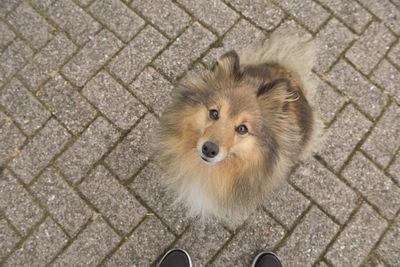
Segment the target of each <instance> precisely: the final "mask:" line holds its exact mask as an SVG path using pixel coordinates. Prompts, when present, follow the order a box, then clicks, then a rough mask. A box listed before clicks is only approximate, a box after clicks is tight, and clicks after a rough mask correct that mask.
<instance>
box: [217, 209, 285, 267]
mask: <svg viewBox="0 0 400 267" xmlns="http://www.w3.org/2000/svg"><path fill="white" fill-rule="evenodd" d="M284 235H285V230H284V229H283V228H282V227H281V226H279V225H278V224H277V223H276V222H275V221H274V220H273V219H272V218H271V217H269V216H268V215H267V214H266V213H265V212H264V211H262V210H257V211H256V212H255V213H254V214H253V215H251V216H250V218H249V219H248V224H246V225H245V226H244V227H243V228H242V229H240V231H239V232H238V233H237V234H236V235H235V236H234V237H233V238H232V240H231V241H230V242H229V243H228V245H227V246H226V247H225V248H224V249H223V250H222V251H221V254H219V255H218V257H217V258H216V260H215V262H214V264H213V266H216V267H217V266H221V267H222V266H226V264H227V263H229V264H230V265H231V266H250V264H251V261H252V259H253V258H254V257H255V256H256V255H257V254H258V253H259V252H261V251H264V250H269V251H271V250H272V249H273V248H274V247H275V246H276V245H277V243H278V242H279V241H280V240H281V239H282V238H283V236H284Z"/></svg>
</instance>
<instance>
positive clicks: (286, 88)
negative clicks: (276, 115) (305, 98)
mask: <svg viewBox="0 0 400 267" xmlns="http://www.w3.org/2000/svg"><path fill="white" fill-rule="evenodd" d="M257 98H258V99H259V100H260V101H263V102H264V104H265V105H268V106H269V107H270V108H273V107H282V106H283V105H285V104H286V103H288V102H291V101H296V100H297V99H298V98H299V95H298V93H297V92H296V91H295V90H294V89H293V87H292V83H291V82H290V80H289V79H287V78H279V79H276V80H273V81H271V82H269V83H266V84H263V85H261V86H260V87H259V88H258V90H257Z"/></svg>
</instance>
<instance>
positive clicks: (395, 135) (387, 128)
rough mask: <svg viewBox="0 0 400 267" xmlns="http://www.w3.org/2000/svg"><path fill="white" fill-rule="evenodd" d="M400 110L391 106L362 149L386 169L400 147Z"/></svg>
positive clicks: (395, 106)
mask: <svg viewBox="0 0 400 267" xmlns="http://www.w3.org/2000/svg"><path fill="white" fill-rule="evenodd" d="M399 140H400V108H399V107H398V106H397V105H396V104H391V105H390V107H389V108H388V109H387V110H386V112H385V113H384V114H383V116H382V118H381V119H380V120H379V121H378V123H377V124H376V126H375V128H374V129H373V130H372V132H371V135H370V136H369V137H368V139H367V140H366V141H365V143H364V144H363V146H362V149H363V150H364V151H365V152H367V153H368V154H369V155H370V156H371V157H372V158H373V159H374V160H375V161H376V162H378V163H379V164H381V165H382V166H383V167H386V166H387V165H388V163H389V161H390V159H391V158H392V157H393V156H394V155H395V154H396V151H397V149H398V148H399V147H400V143H399Z"/></svg>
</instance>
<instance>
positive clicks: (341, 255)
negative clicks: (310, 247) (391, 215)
mask: <svg viewBox="0 0 400 267" xmlns="http://www.w3.org/2000/svg"><path fill="white" fill-rule="evenodd" d="M386 226H387V222H386V221H385V220H384V219H383V218H382V217H380V216H379V215H378V214H377V213H376V212H375V211H374V210H373V209H372V208H371V207H370V206H368V205H367V204H363V205H362V206H361V208H360V210H359V211H358V212H357V213H356V215H355V216H354V217H353V218H352V219H351V221H350V223H349V224H348V225H347V227H346V228H345V229H344V231H343V232H341V233H340V235H339V237H338V238H337V239H336V240H335V242H334V243H333V245H332V246H331V247H330V249H329V250H328V252H327V254H326V256H325V257H326V259H327V260H329V261H330V262H331V264H333V265H335V266H338V265H343V266H358V265H360V264H361V262H362V261H363V260H364V258H365V257H366V256H367V255H368V253H369V252H370V250H371V249H372V248H373V246H374V245H375V244H376V242H377V241H378V239H379V236H380V235H381V234H382V233H383V231H384V229H385V228H386ZM367 229H374V231H368V230H367Z"/></svg>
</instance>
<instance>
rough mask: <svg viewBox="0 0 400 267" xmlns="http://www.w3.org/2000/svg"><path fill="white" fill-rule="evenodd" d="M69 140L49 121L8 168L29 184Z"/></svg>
mask: <svg viewBox="0 0 400 267" xmlns="http://www.w3.org/2000/svg"><path fill="white" fill-rule="evenodd" d="M70 139H71V136H70V135H69V134H68V133H67V131H66V130H65V129H64V128H63V127H62V126H61V125H60V124H59V123H58V122H57V121H56V120H55V119H51V120H49V121H48V122H47V123H46V125H45V126H44V127H43V129H41V130H40V132H39V133H38V134H37V135H36V136H35V137H34V138H33V139H32V141H31V142H30V143H28V144H27V145H26V146H24V148H23V149H22V151H21V152H20V153H19V154H18V156H16V157H15V158H14V159H13V160H12V161H11V162H10V163H9V167H10V168H11V169H12V170H13V171H14V172H15V173H16V174H17V175H18V177H19V178H20V179H21V180H22V181H23V182H24V183H26V184H27V183H30V182H31V181H32V179H33V178H34V177H35V176H36V175H38V174H39V173H40V172H41V171H42V170H43V169H44V168H45V167H46V166H47V164H48V163H49V162H50V160H51V159H52V158H53V157H54V156H55V155H56V154H57V153H58V152H60V151H61V149H63V147H64V146H65V145H66V144H67V143H68V141H69V140H70Z"/></svg>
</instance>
